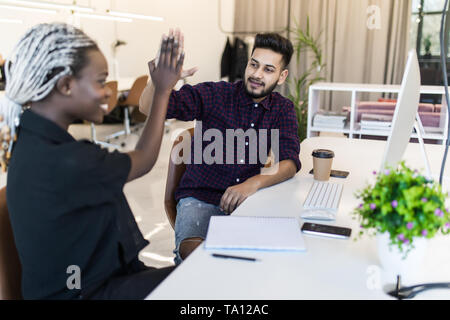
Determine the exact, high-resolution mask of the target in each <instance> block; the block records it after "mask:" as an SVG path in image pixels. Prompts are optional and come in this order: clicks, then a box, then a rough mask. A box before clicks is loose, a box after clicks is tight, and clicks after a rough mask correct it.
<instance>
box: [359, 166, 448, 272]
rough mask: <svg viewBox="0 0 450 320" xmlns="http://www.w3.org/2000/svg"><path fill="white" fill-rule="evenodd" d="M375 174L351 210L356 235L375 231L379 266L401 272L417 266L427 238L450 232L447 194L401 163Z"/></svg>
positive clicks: (422, 256)
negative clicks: (354, 220)
mask: <svg viewBox="0 0 450 320" xmlns="http://www.w3.org/2000/svg"><path fill="white" fill-rule="evenodd" d="M374 174H375V175H376V181H375V183H374V185H368V186H367V187H365V188H364V189H363V190H361V191H359V192H357V194H356V197H357V198H358V199H360V200H361V204H360V205H359V206H358V207H357V208H356V209H355V211H354V216H355V218H357V219H359V221H360V225H361V231H360V232H359V236H362V235H363V234H364V233H369V234H372V235H373V234H376V236H377V245H378V254H379V258H380V261H381V264H382V266H383V267H384V268H388V269H395V270H396V271H397V274H400V273H401V272H402V271H405V270H407V269H406V268H408V269H411V267H413V268H414V267H419V265H420V263H421V262H422V261H420V260H421V259H423V258H424V254H425V251H426V239H429V238H432V237H434V236H435V235H436V234H437V233H439V232H441V233H443V234H449V233H450V223H449V221H450V214H449V210H448V209H447V208H445V198H446V197H447V194H445V193H443V192H442V189H441V186H440V185H439V184H438V183H436V182H434V181H432V180H428V179H427V178H426V177H424V176H423V175H421V174H419V172H418V171H417V170H412V169H410V168H408V167H407V166H406V165H405V163H404V162H401V163H400V164H399V165H398V166H397V167H396V168H388V169H385V170H384V171H381V172H379V173H376V172H374ZM419 248H420V249H419Z"/></svg>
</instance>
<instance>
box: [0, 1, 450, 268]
mask: <svg viewBox="0 0 450 320" xmlns="http://www.w3.org/2000/svg"><path fill="white" fill-rule="evenodd" d="M39 2H40V1H28V2H27V1H4V0H0V35H1V37H0V38H1V39H0V54H1V55H2V56H3V58H7V57H8V55H9V52H11V50H12V49H13V46H14V45H15V43H17V41H18V40H19V38H20V37H21V36H22V35H23V34H24V32H25V31H26V30H28V29H29V28H30V27H31V26H33V25H35V24H38V23H43V22H55V21H61V22H66V23H71V24H73V25H75V26H77V27H79V28H81V29H82V30H83V31H84V32H86V33H87V34H88V35H89V36H91V37H92V38H93V39H95V40H96V41H97V42H98V44H99V47H100V48H101V50H102V51H103V53H104V55H105V56H106V58H107V60H108V64H109V72H110V80H117V81H118V83H119V87H122V88H124V89H126V88H127V87H126V86H127V85H128V89H129V87H131V83H132V80H134V79H136V78H138V77H139V76H142V75H148V69H147V62H148V61H149V60H151V59H153V58H154V57H155V55H156V53H157V49H158V46H159V44H160V39H161V35H162V34H163V33H167V32H168V30H169V28H180V30H182V32H183V33H184V35H185V52H186V59H185V67H186V68H191V67H194V66H195V67H198V72H196V73H195V75H194V76H192V77H189V78H187V79H186V82H187V83H190V84H196V83H199V82H203V81H220V80H224V81H230V80H231V79H230V76H229V75H227V74H224V72H223V70H221V64H222V61H223V58H224V49H225V47H226V44H227V41H229V43H230V44H231V45H232V46H233V45H234V44H235V43H237V41H238V39H239V40H241V41H242V43H244V44H245V45H246V46H247V49H248V50H250V49H251V46H252V39H253V37H254V35H255V34H256V33H258V32H279V33H280V34H282V35H284V36H287V37H289V38H290V39H291V40H292V41H293V42H294V43H295V41H296V40H297V38H296V34H297V31H298V30H303V31H306V30H307V29H308V30H309V33H310V34H311V36H312V38H313V39H315V40H316V41H317V42H316V44H317V47H318V48H319V49H320V51H321V57H322V66H321V68H316V69H315V70H313V72H312V74H313V75H315V76H317V77H319V78H321V81H325V82H333V83H354V84H400V82H401V80H402V76H403V72H404V67H405V63H406V59H407V54H408V51H409V50H411V49H413V50H416V51H417V54H418V57H419V63H420V67H421V77H422V84H423V85H442V76H441V67H440V63H439V52H440V46H439V38H438V35H439V28H440V18H441V12H442V8H443V5H444V0H164V1H163V0H152V1H141V0H127V1H124V0H77V1H72V0H53V1H52V0H47V1H45V2H42V1H41V4H40V3H39ZM42 3H45V4H47V5H46V6H43V5H42ZM48 4H63V5H67V6H69V5H75V6H79V7H82V8H91V9H93V12H91V13H83V12H82V11H81V12H80V11H77V9H74V8H73V7H67V8H53V7H52V6H49V5H48ZM36 8H40V9H46V10H48V11H35V10H34V9H36ZM110 11H118V12H122V13H129V14H137V15H140V16H134V17H133V16H130V17H131V18H130V19H131V20H126V19H127V18H124V17H120V19H118V20H110V19H111V18H112V17H113V16H112V15H110V14H109V12H110ZM116 17H118V15H116ZM152 17H153V18H152ZM287 30H291V32H288V31H287ZM446 30H449V26H448V25H447V26H446ZM446 34H448V32H446ZM445 41H446V44H445V47H446V48H447V47H448V38H446V39H445ZM248 50H247V51H248ZM314 59H315V56H314V54H313V53H312V52H306V53H303V52H302V53H301V56H300V59H297V56H296V54H294V56H293V58H292V61H291V65H290V67H289V71H290V76H289V77H290V81H289V82H288V84H287V85H284V86H283V87H281V88H278V89H277V90H278V91H280V92H281V93H283V94H284V95H289V94H293V93H295V88H294V85H293V82H294V80H295V79H296V78H299V77H301V76H302V75H303V74H305V72H308V71H310V68H311V65H312V63H313V62H314ZM130 80H131V81H130ZM125 83H126V84H125ZM440 98H441V97H440V96H439V95H422V96H421V103H424V104H427V105H432V106H433V107H432V109H430V110H429V111H427V112H431V113H432V112H435V109H436V106H437V105H440V104H441V101H440ZM383 99H384V100H383ZM389 99H395V95H392V94H391V95H386V94H383V93H362V94H361V95H360V96H359V100H361V101H371V102H372V101H373V102H380V103H389V102H388V100H389ZM350 104H351V96H350V95H349V94H348V93H342V92H326V93H325V94H324V95H323V97H322V98H321V102H320V109H321V110H325V111H334V112H339V113H341V112H343V111H345V107H348V106H350ZM374 108H376V106H375V107H374ZM135 110H136V108H135ZM424 119H430V120H429V121H430V123H429V124H428V125H427V124H425V125H426V126H427V127H429V129H430V130H431V131H430V132H434V131H433V126H434V123H433V121H434V120H433V119H434V117H432V116H431V115H430V116H429V117H428V118H426V117H425V118H424ZM134 122H136V123H134ZM138 122H139V120H135V121H134V119H132V125H135V124H138ZM191 126H192V123H180V122H167V124H166V134H165V136H164V140H163V145H162V148H161V152H160V155H159V160H158V163H157V164H156V166H155V168H154V169H153V170H152V171H151V172H150V173H149V174H147V175H146V176H144V177H142V178H140V179H138V180H136V181H134V182H132V183H130V184H128V185H127V186H126V187H125V193H126V195H127V198H128V200H129V203H130V205H131V208H132V211H133V212H134V214H135V217H136V220H137V222H138V225H139V227H140V228H141V230H142V233H143V234H144V236H145V237H146V238H147V239H148V240H150V245H149V246H148V247H147V248H145V249H144V250H143V252H142V253H141V258H142V260H143V261H144V262H145V263H147V264H149V265H152V266H157V267H158V266H167V265H172V264H173V254H172V249H173V246H174V233H173V230H172V228H171V226H170V224H169V223H168V220H167V218H166V216H165V211H164V204H163V198H164V187H165V179H166V176H167V166H168V161H169V152H170V147H171V145H172V139H173V136H174V135H175V134H176V132H179V131H177V130H178V129H180V128H187V127H191ZM122 127H123V125H122V123H120V122H117V123H113V124H104V125H100V126H96V130H97V138H98V139H99V140H101V139H102V138H104V137H106V136H107V135H108V134H110V133H112V132H114V131H117V130H120V129H121V128H122ZM436 127H438V128H437V129H435V130H439V124H437V125H436ZM70 132H71V133H72V134H73V135H74V136H75V137H76V138H80V139H81V138H86V139H92V133H91V126H90V124H84V123H76V124H73V125H72V126H71V128H70ZM138 134H139V131H137V132H132V133H131V134H130V135H128V136H122V137H120V138H119V139H118V140H117V141H116V140H115V139H112V140H111V142H112V143H117V144H119V145H120V144H122V143H123V144H124V145H123V146H121V148H120V150H123V151H126V150H130V149H132V148H133V147H134V144H135V143H136V141H137V139H138ZM321 134H330V135H336V136H342V137H343V138H345V137H348V133H346V132H345V131H344V130H334V129H333V130H329V131H328V132H322V133H321ZM361 136H364V137H363V138H374V139H382V138H383V136H382V135H380V136H377V135H360V137H361ZM384 138H385V137H384ZM429 142H438V139H429ZM1 183H2V186H3V185H5V183H6V174H1Z"/></svg>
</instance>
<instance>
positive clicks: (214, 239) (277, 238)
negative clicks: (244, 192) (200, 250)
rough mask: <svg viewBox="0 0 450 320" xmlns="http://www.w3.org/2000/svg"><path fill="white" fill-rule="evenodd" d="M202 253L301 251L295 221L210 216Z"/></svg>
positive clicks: (289, 219) (286, 218)
mask: <svg viewBox="0 0 450 320" xmlns="http://www.w3.org/2000/svg"><path fill="white" fill-rule="evenodd" d="M205 249H242V250H267V251H305V250H306V247H305V242H304V241H303V237H302V234H301V232H300V226H299V223H298V220H297V219H296V218H289V217H243V216H212V217H211V220H210V222H209V227H208V233H207V235H206V241H205Z"/></svg>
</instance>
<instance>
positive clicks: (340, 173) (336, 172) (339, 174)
mask: <svg viewBox="0 0 450 320" xmlns="http://www.w3.org/2000/svg"><path fill="white" fill-rule="evenodd" d="M309 173H310V174H313V173H314V169H311V171H309ZM348 175H349V172H348V171H342V170H331V173H330V176H331V177H334V178H347V176H348Z"/></svg>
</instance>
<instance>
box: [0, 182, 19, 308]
mask: <svg viewBox="0 0 450 320" xmlns="http://www.w3.org/2000/svg"><path fill="white" fill-rule="evenodd" d="M21 278H22V267H21V265H20V260H19V254H18V253H17V248H16V245H15V243H14V236H13V232H12V227H11V221H10V219H9V213H8V207H7V205H6V187H3V188H2V189H0V300H21V299H22V291H21V283H22V281H21Z"/></svg>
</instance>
